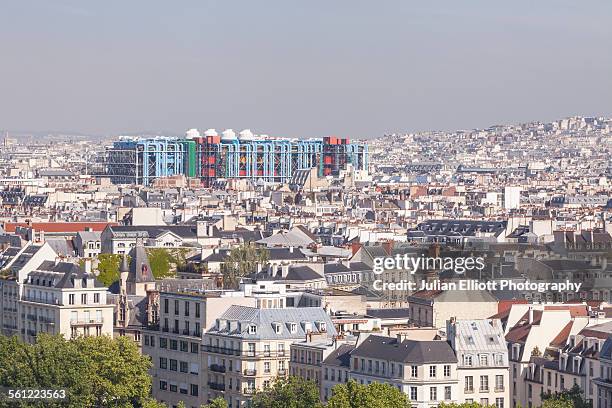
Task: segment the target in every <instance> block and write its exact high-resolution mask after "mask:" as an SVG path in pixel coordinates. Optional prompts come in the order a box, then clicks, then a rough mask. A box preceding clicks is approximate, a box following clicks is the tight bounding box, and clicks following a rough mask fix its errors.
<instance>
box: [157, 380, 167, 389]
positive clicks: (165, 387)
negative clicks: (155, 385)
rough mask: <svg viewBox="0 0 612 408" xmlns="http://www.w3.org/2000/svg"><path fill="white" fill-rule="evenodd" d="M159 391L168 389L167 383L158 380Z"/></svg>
mask: <svg viewBox="0 0 612 408" xmlns="http://www.w3.org/2000/svg"><path fill="white" fill-rule="evenodd" d="M159 389H160V390H167V389H168V383H167V382H166V381H164V380H159Z"/></svg>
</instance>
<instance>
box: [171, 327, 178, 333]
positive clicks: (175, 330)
mask: <svg viewBox="0 0 612 408" xmlns="http://www.w3.org/2000/svg"><path fill="white" fill-rule="evenodd" d="M179 332H180V331H179V329H177V328H174V329H172V333H174V334H179Z"/></svg>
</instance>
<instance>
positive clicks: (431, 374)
mask: <svg viewBox="0 0 612 408" xmlns="http://www.w3.org/2000/svg"><path fill="white" fill-rule="evenodd" d="M429 377H430V378H436V366H435V365H432V366H429Z"/></svg>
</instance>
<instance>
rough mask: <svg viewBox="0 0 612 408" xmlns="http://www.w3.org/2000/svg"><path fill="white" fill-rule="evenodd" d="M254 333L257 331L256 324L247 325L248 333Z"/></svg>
mask: <svg viewBox="0 0 612 408" xmlns="http://www.w3.org/2000/svg"><path fill="white" fill-rule="evenodd" d="M255 333H257V326H255V325H254V324H251V325H249V334H255Z"/></svg>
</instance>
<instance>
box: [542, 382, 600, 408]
mask: <svg viewBox="0 0 612 408" xmlns="http://www.w3.org/2000/svg"><path fill="white" fill-rule="evenodd" d="M547 404H548V405H547ZM568 404H569V405H568ZM566 406H568V407H574V408H591V407H592V406H593V405H592V404H591V403H590V402H589V401H587V400H585V399H584V398H583V397H582V390H581V389H580V386H578V384H575V385H574V386H573V387H572V388H571V389H569V390H565V391H563V392H559V393H555V394H544V393H543V394H542V407H544V408H557V407H559V408H564V407H566Z"/></svg>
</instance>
